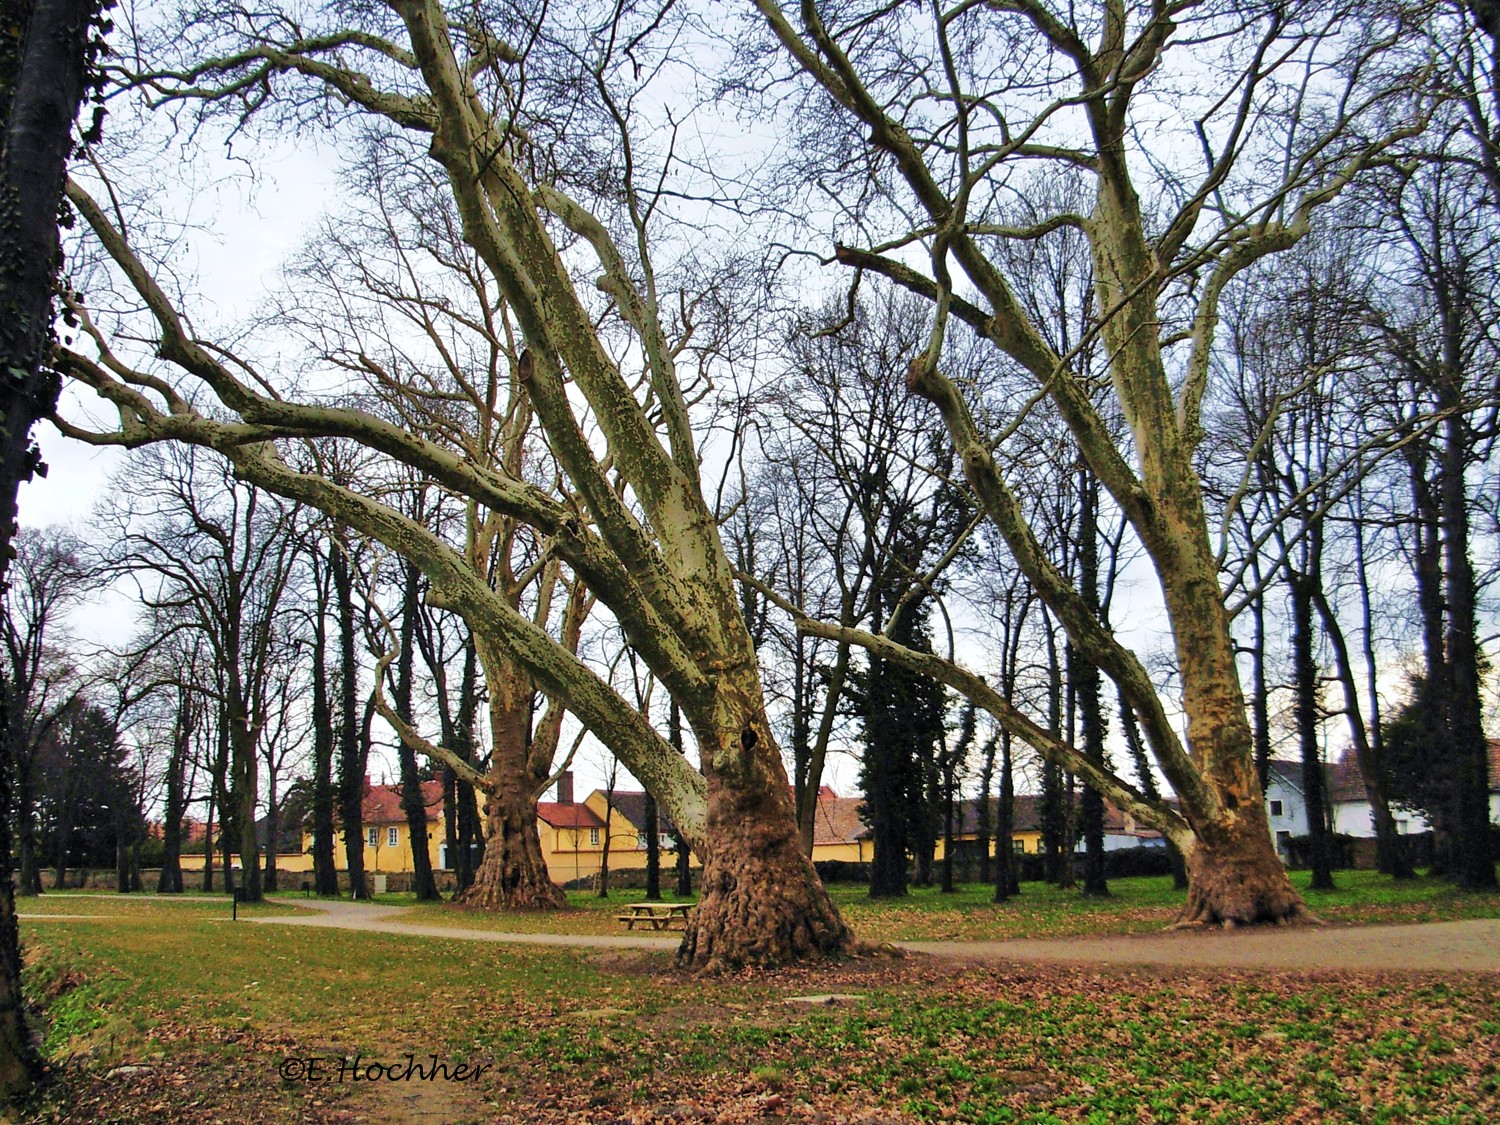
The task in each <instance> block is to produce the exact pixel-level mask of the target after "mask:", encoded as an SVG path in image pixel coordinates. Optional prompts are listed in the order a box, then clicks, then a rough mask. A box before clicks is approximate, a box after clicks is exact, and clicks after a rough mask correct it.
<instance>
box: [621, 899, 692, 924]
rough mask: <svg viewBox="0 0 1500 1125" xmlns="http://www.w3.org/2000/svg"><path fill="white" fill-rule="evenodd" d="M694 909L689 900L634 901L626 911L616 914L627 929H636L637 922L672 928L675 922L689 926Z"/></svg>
mask: <svg viewBox="0 0 1500 1125" xmlns="http://www.w3.org/2000/svg"><path fill="white" fill-rule="evenodd" d="M692 909H693V905H692V903H689V902H632V903H630V904H629V905H627V906H626V907H625V911H626V912H625V913H624V914H619V915H616V916H615V920H616V921H618V922H624V923H625V928H626V929H627V930H633V929H635V924H636V923H637V922H640V923H642V924H643V925H649V926H650V927H651V928H652V929H653V930H670V929H672V926H673V923H674V922H681V923H682V928H683V929H686V928H687V920H688V912H689V911H690V910H692Z"/></svg>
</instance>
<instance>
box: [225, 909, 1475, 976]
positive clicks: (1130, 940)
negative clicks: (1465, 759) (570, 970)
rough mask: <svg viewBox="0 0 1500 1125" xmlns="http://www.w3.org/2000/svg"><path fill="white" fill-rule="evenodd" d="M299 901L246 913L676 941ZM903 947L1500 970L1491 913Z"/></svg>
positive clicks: (565, 942)
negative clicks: (282, 908) (504, 926)
mask: <svg viewBox="0 0 1500 1125" xmlns="http://www.w3.org/2000/svg"><path fill="white" fill-rule="evenodd" d="M297 905H298V906H304V907H310V908H312V910H314V911H316V913H307V914H298V915H289V916H286V917H280V918H276V917H271V918H261V917H257V918H253V919H250V921H253V922H255V923H257V924H259V925H268V926H331V927H334V928H336V929H342V930H370V931H376V932H380V933H389V934H409V935H411V936H413V937H435V938H449V939H454V940H459V941H488V942H506V943H512V944H518V945H550V946H572V947H576V948H588V949H675V948H677V943H678V939H677V938H675V937H648V936H646V935H645V934H620V935H618V936H601V935H569V934H516V933H502V932H499V931H495V930H474V929H459V928H456V927H449V926H430V925H414V924H410V923H406V922H402V921H401V920H400V919H401V915H402V914H403V913H405V908H404V907H399V906H372V905H368V904H365V903H355V902H343V901H335V900H317V899H313V900H309V901H307V902H305V903H304V902H299V903H298V904H297ZM895 944H897V945H899V946H900V947H901V948H903V949H907V950H910V951H912V952H914V953H926V954H931V955H934V956H938V957H954V958H963V959H968V960H979V961H1051V962H1070V963H1075V964H1114V965H1163V966H1220V967H1225V968H1230V967H1232V968H1247V969H1343V970H1353V971H1369V972H1379V971H1388V970H1398V971H1399V970H1405V971H1413V972H1416V971H1438V972H1443V971H1449V972H1488V973H1500V919H1494V918H1485V919H1471V920H1467V921H1461V922H1428V923H1422V924H1418V925H1410V926H1349V927H1326V928H1305V927H1297V928H1293V929H1284V930H1283V929H1278V930H1235V931H1231V932H1228V933H1225V932H1222V931H1205V932H1193V931H1189V932H1177V933H1153V934H1137V935H1132V936H1128V937H1103V938H1067V939H1053V940H1031V939H1022V940H1014V941H903V942H896V943H895Z"/></svg>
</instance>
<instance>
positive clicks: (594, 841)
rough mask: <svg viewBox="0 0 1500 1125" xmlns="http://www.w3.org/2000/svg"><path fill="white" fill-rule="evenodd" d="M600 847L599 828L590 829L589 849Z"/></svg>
mask: <svg viewBox="0 0 1500 1125" xmlns="http://www.w3.org/2000/svg"><path fill="white" fill-rule="evenodd" d="M598 846H599V829H597V828H590V829H589V847H591V848H597V847H598Z"/></svg>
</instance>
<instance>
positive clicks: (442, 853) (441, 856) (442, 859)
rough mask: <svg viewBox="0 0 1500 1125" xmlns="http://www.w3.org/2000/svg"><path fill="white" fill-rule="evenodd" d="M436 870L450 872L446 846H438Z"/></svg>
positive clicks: (450, 867)
mask: <svg viewBox="0 0 1500 1125" xmlns="http://www.w3.org/2000/svg"><path fill="white" fill-rule="evenodd" d="M438 868H439V869H440V870H442V871H452V870H453V865H452V864H451V863H449V862H448V845H447V844H439V845H438Z"/></svg>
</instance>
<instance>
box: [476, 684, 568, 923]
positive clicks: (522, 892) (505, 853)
mask: <svg viewBox="0 0 1500 1125" xmlns="http://www.w3.org/2000/svg"><path fill="white" fill-rule="evenodd" d="M507 688H509V689H510V690H507ZM524 688H525V685H523V684H521V683H519V682H515V681H514V680H512V682H510V683H508V684H506V683H503V682H501V681H500V679H499V678H498V677H495V678H492V682H491V685H490V691H491V696H490V730H491V737H492V742H493V750H492V751H491V755H490V768H489V772H488V773H487V774H486V775H485V786H484V790H485V802H484V817H485V833H484V834H485V846H484V859H483V860H481V861H480V863H479V869H478V870H477V871H476V872H475V874H474V884H473V886H471V887H469V889H468V890H467V891H465V892H464V895H463V901H464V902H465V903H467V904H468V905H470V906H478V907H481V908H483V909H486V910H557V909H561V908H563V907H566V906H567V898H566V897H565V896H564V895H563V892H562V889H561V888H560V887H558V886H557V885H556V884H555V883H553V882H552V878H551V876H550V875H549V874H548V873H547V861H546V859H545V858H544V857H543V855H542V841H541V837H540V836H538V835H537V828H536V783H535V779H533V777H532V775H531V769H530V766H529V765H528V761H527V758H528V754H527V751H528V750H529V742H530V734H531V693H530V691H529V690H523V689H524Z"/></svg>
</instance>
